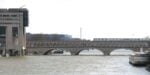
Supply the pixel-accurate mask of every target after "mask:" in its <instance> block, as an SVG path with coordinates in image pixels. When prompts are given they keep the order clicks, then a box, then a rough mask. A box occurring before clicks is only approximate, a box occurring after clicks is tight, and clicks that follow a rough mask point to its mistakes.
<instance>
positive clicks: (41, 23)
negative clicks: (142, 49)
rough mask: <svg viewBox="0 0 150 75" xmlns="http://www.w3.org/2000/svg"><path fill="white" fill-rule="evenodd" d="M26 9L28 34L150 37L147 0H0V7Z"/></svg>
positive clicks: (86, 36) (85, 37) (149, 11)
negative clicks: (27, 13)
mask: <svg viewBox="0 0 150 75" xmlns="http://www.w3.org/2000/svg"><path fill="white" fill-rule="evenodd" d="M20 7H23V8H28V10H29V26H28V27H27V28H26V31H27V32H30V33H43V34H69V35H72V37H75V38H80V30H81V29H82V37H81V38H82V39H93V38H144V37H147V36H150V0H0V8H20Z"/></svg>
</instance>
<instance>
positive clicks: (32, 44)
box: [26, 40, 150, 55]
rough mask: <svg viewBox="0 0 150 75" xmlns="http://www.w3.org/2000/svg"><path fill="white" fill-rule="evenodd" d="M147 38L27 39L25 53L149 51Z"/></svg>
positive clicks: (149, 45)
mask: <svg viewBox="0 0 150 75" xmlns="http://www.w3.org/2000/svg"><path fill="white" fill-rule="evenodd" d="M149 47H150V41H148V40H100V41H83V40H82V41H28V42H27V50H26V51H27V53H28V54H38V55H48V54H52V52H53V51H54V50H63V51H67V52H70V53H71V55H79V53H80V52H81V51H83V50H92V49H98V50H100V51H101V52H103V54H104V55H110V53H111V52H112V51H113V50H116V49H128V50H129V49H130V50H133V51H141V50H142V51H149V50H150V48H149Z"/></svg>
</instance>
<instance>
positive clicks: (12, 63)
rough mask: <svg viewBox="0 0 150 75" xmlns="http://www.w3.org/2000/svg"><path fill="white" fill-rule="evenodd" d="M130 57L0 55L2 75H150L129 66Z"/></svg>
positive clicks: (141, 68)
mask: <svg viewBox="0 0 150 75" xmlns="http://www.w3.org/2000/svg"><path fill="white" fill-rule="evenodd" d="M81 54H82V53H81ZM83 54H84V53H83ZM128 57H129V56H127V55H126V56H116V55H112V56H102V55H93V56H89V55H80V56H70V55H63V56H62V55H57V56H54V55H53V56H24V57H0V75H150V72H148V71H146V70H145V67H134V66H132V65H130V64H129V63H128V61H129V59H128Z"/></svg>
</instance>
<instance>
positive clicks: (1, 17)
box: [0, 8, 28, 56]
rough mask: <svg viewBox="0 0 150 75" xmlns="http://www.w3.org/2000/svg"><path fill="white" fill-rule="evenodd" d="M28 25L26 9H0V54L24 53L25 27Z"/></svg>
mask: <svg viewBox="0 0 150 75" xmlns="http://www.w3.org/2000/svg"><path fill="white" fill-rule="evenodd" d="M26 26H28V10H27V9H23V8H21V9H14V8H13V9H0V44H1V45H0V54H1V55H4V56H6V55H11V56H13V55H24V54H25V51H24V50H25V49H26V38H25V37H26V35H25V34H26V33H25V27H26Z"/></svg>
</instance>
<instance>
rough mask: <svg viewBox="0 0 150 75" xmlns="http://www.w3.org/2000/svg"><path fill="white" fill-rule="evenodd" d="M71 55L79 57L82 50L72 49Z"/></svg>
mask: <svg viewBox="0 0 150 75" xmlns="http://www.w3.org/2000/svg"><path fill="white" fill-rule="evenodd" d="M69 51H70V53H71V55H79V52H80V49H77V48H71V49H69Z"/></svg>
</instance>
